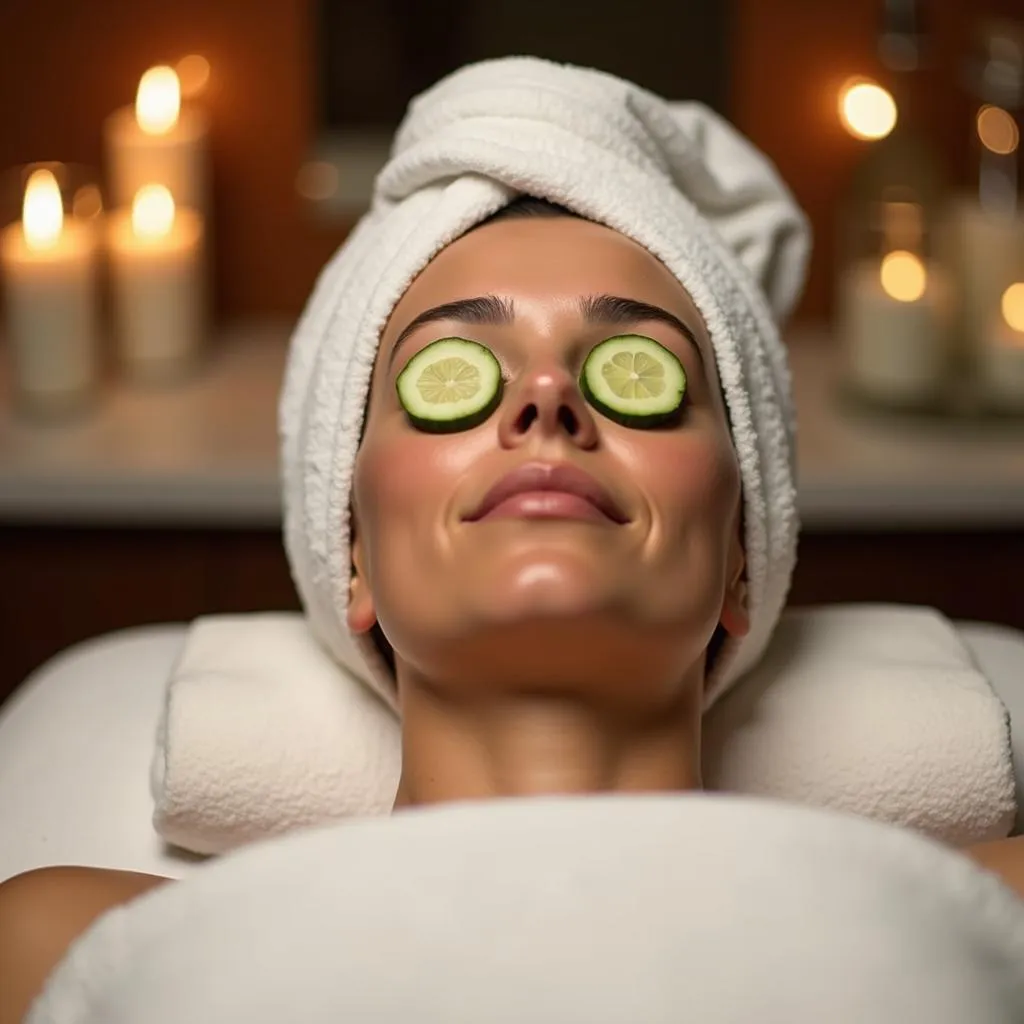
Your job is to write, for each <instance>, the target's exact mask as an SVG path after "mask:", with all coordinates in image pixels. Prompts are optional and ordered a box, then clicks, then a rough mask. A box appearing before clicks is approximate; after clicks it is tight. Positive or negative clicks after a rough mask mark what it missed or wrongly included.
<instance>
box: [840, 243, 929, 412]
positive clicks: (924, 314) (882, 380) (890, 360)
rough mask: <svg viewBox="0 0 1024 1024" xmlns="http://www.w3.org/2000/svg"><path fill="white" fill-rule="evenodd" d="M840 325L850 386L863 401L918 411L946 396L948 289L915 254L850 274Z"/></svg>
mask: <svg viewBox="0 0 1024 1024" xmlns="http://www.w3.org/2000/svg"><path fill="white" fill-rule="evenodd" d="M840 307H841V313H840V316H841V322H842V332H843V340H844V343H845V348H846V362H847V368H848V373H849V376H850V380H851V383H852V384H853V386H854V387H855V388H856V390H857V391H858V392H859V393H860V394H862V395H863V396H864V397H866V398H869V399H874V400H876V401H879V402H882V403H886V404H892V405H907V406H918V405H927V404H930V403H932V402H934V401H935V400H936V399H938V398H939V397H940V395H941V391H942V388H943V385H944V384H945V382H946V375H947V372H948V351H947V343H946V331H945V326H946V316H947V310H948V285H947V283H946V281H945V280H944V278H943V277H942V274H941V271H940V269H939V268H938V267H937V266H935V265H934V264H925V262H924V261H923V260H921V259H920V257H918V256H917V255H915V254H914V253H912V252H910V251H909V250H895V251H892V252H890V253H888V254H887V255H886V256H885V258H884V259H882V260H881V262H879V261H877V260H863V261H861V262H859V263H855V264H853V265H852V266H851V267H849V268H848V269H847V271H846V273H845V274H844V277H843V281H842V287H841V293H840Z"/></svg>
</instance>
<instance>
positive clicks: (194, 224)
mask: <svg viewBox="0 0 1024 1024" xmlns="http://www.w3.org/2000/svg"><path fill="white" fill-rule="evenodd" d="M107 249H108V254H109V259H110V274H111V284H112V286H113V293H114V323H115V331H116V336H117V340H118V350H119V353H120V357H121V361H122V364H123V366H124V368H125V370H126V371H127V372H128V374H129V375H130V376H133V377H136V378H140V379H150V380H153V379H161V378H167V377H175V376H177V375H179V374H181V373H182V372H183V371H186V370H188V369H189V368H190V367H191V366H192V364H193V363H194V362H195V360H196V358H197V356H198V355H199V352H200V350H201V346H202V341H203V335H204V333H205V315H204V313H205V296H204V289H203V272H202V260H203V220H202V218H201V217H200V216H199V214H198V213H197V212H196V211H195V210H189V209H187V208H181V207H177V206H176V205H175V203H174V200H173V197H172V196H171V194H170V192H169V190H168V189H167V188H165V187H164V186H163V185H147V186H144V187H143V188H141V189H140V190H139V191H138V193H137V194H136V195H135V197H134V200H133V202H132V206H131V209H128V210H125V209H121V210H115V211H114V212H113V213H112V214H111V215H110V217H109V219H108V225H107Z"/></svg>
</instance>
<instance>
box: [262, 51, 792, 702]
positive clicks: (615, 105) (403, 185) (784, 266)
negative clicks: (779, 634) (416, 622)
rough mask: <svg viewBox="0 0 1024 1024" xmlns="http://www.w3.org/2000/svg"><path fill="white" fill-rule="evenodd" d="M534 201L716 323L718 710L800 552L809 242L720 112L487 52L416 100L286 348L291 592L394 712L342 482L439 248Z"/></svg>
mask: <svg viewBox="0 0 1024 1024" xmlns="http://www.w3.org/2000/svg"><path fill="white" fill-rule="evenodd" d="M523 193H525V194H531V195H535V196H538V197H541V198H544V199H549V200H552V201H554V202H556V203H560V204H562V205H563V206H566V207H568V208H569V209H571V210H573V211H575V212H576V213H579V214H581V215H583V216H584V217H589V218H591V219H592V220H595V221H597V222H599V223H602V224H605V225H606V226H608V227H610V228H613V229H615V230H618V231H620V232H621V233H623V234H625V235H627V236H629V237H630V238H632V239H634V240H635V241H636V242H638V243H639V244H640V245H642V246H644V247H645V248H646V249H647V250H648V251H649V252H651V253H652V254H653V255H654V256H656V257H658V258H659V259H660V260H661V261H662V262H663V263H664V264H665V266H666V267H667V268H668V269H669V270H670V271H671V272H672V273H673V274H675V276H676V277H677V278H678V279H679V281H680V282H681V283H682V284H683V286H684V287H685V288H686V289H687V290H688V292H689V293H690V296H691V297H692V299H693V301H694V303H695V304H696V306H697V308H698V309H699V310H700V312H701V314H702V316H703V317H704V320H705V322H706V324H707V327H708V331H709V333H710V337H711V341H712V344H713V346H714V350H715V358H716V361H717V364H718V370H719V376H720V378H721V382H722V388H723V391H724V395H725V399H726V404H727V407H728V410H729V417H730V420H731V424H732V433H733V440H734V443H735V447H736V450H737V452H738V455H739V465H740V470H741V475H742V482H743V494H744V525H745V531H746V536H745V547H746V558H747V573H748V598H749V602H750V611H751V622H752V628H751V630H750V633H749V634H748V636H747V637H745V638H744V639H743V640H742V641H740V642H738V643H734V642H732V641H729V642H727V643H726V644H725V646H724V647H723V649H722V651H721V653H720V655H719V657H718V658H717V659H716V662H715V666H714V670H713V673H712V677H711V678H710V679H709V685H708V687H707V690H706V693H707V701H708V705H709V706H710V704H712V703H713V702H714V701H715V700H716V699H717V697H718V696H719V695H720V694H721V693H722V692H723V690H724V689H725V688H727V687H728V685H729V684H730V683H731V682H732V681H734V680H735V679H736V678H738V677H739V676H740V675H741V674H742V673H743V672H744V671H745V670H747V669H749V668H750V667H751V666H753V665H754V664H755V663H756V662H757V659H758V658H759V656H760V654H761V652H762V651H763V650H764V647H765V645H766V644H767V642H768V639H769V637H770V635H771V632H772V629H773V628H774V626H775V623H776V621H777V619H778V616H779V614H780V612H781V610H782V607H783V603H784V601H785V597H786V593H787V591H788V588H789V582H790V576H791V574H792V569H793V564H794V561H795V556H796V538H797V528H798V523H797V513H796V502H795V492H794V485H793V410H792V406H791V402H790V390H789V375H788V370H787V367H786V360H785V351H784V348H783V346H782V344H781V342H780V340H779V335H778V328H777V321H778V320H781V319H782V318H784V317H785V316H786V314H787V313H788V312H789V311H790V308H791V307H792V305H793V304H794V303H795V301H796V298H797V296H798V294H799V292H800V289H801V287H802V284H803V279H804V269H805V263H806V260H807V255H808V249H809V241H808V232H807V227H806V221H805V218H804V217H803V215H802V214H801V212H800V211H799V209H798V208H797V206H796V204H795V203H794V201H793V199H792V198H791V196H790V194H789V192H788V191H787V190H786V188H785V186H784V185H783V184H782V182H781V180H780V179H779V177H778V175H777V173H776V171H775V169H774V168H773V167H772V166H771V164H770V163H769V162H768V160H767V159H766V158H765V157H764V156H763V155H762V154H761V153H759V152H758V151H757V150H756V149H755V148H754V147H753V146H752V145H751V144H750V143H749V142H747V141H746V140H745V139H744V138H742V137H741V136H740V135H739V134H738V133H737V132H736V131H735V130H734V129H733V128H732V127H730V126H729V125H728V124H727V123H726V122H725V121H723V120H722V119H721V118H720V117H718V116H717V115H716V114H715V113H713V112H712V111H711V110H708V109H707V108H705V107H703V106H702V105H700V104H697V103H669V102H666V101H665V100H662V99H660V98H659V97H657V96H655V95H653V94H651V93H650V92H647V91H645V90H643V89H641V88H639V87H638V86H636V85H633V84H631V83H629V82H625V81H622V80H620V79H618V78H615V77H613V76H611V75H607V74H603V73H601V72H598V71H593V70H589V69H585V68H576V67H570V66H564V65H558V64H553V63H551V62H548V61H544V60H538V59H535V58H527V57H516V58H506V59H502V60H494V61H487V62H484V63H481V64H476V65H471V66H469V67H467V68H464V69H462V70H461V71H458V72H456V73H455V74H453V75H451V76H449V77H448V78H446V79H444V80H442V81H441V82H440V83H439V84H438V85H436V86H434V87H433V88H432V89H430V90H428V91H427V92H426V93H424V94H423V95H421V96H420V97H419V98H417V99H416V100H415V101H414V102H413V104H412V105H411V107H410V110H409V113H408V115H407V117H406V118H405V120H404V121H403V123H402V125H401V127H400V129H399V131H398V135H397V137H396V139H395V143H394V147H393V150H392V153H391V158H390V160H389V162H388V164H387V165H386V166H385V167H384V169H383V171H382V172H381V174H380V176H379V177H378V179H377V182H376V186H375V190H374V195H373V201H372V206H371V209H370V211H369V213H368V214H367V215H366V216H365V217H364V218H363V219H362V220H361V221H360V223H359V224H358V225H357V227H356V229H355V230H354V232H353V233H352V235H351V236H350V237H349V239H348V240H347V241H346V242H345V244H344V245H343V246H342V247H341V249H340V250H339V251H338V253H337V254H336V255H335V256H334V258H333V259H332V260H331V262H330V263H329V264H328V265H327V267H326V268H325V269H324V271H323V273H322V274H321V276H320V279H319V281H318V283H317V286H316V289H315V291H314V294H313V297H312V299H311V300H310V303H309V305H308V306H307V309H306V312H305V313H304V315H303V317H302V319H301V322H300V324H299V326H298V328H297V330H296V333H295V336H294V339H293V341H292V347H291V353H290V357H289V362H288V366H287V372H286V377H285V385H284V391H283V394H282V399H281V406H280V427H281V434H282V442H283V450H282V466H283V474H284V509H285V539H286V546H287V550H288V554H289V558H290V561H291V565H292V573H293V576H294V577H295V581H296V584H297V586H298V589H299V593H300V595H301V597H302V600H303V603H304V606H305V608H306V610H307V612H308V614H309V617H310V621H311V623H312V628H313V631H314V633H315V634H316V636H317V637H318V638H319V639H320V641H321V642H322V643H323V644H324V645H325V646H326V647H327V648H328V650H329V651H331V653H332V654H333V656H334V657H335V658H336V659H337V660H338V661H339V662H340V663H341V664H342V665H344V666H346V667H347V668H348V669H349V670H351V671H352V672H354V673H355V674H356V675H357V676H360V677H361V678H365V679H367V680H368V681H369V682H370V683H371V685H374V686H375V687H376V688H377V689H378V691H379V692H380V693H381V695H382V696H383V697H384V699H385V700H387V701H389V702H391V703H392V704H393V703H394V700H395V688H394V679H393V678H392V676H391V673H390V671H389V669H388V667H387V665H386V664H385V662H384V660H383V658H382V657H381V656H380V654H379V652H378V651H377V650H376V648H375V647H374V645H373V643H372V641H371V640H370V638H369V637H368V636H365V635H363V636H359V637H353V636H352V635H351V633H350V632H349V631H348V628H347V625H346V622H345V605H346V603H347V600H348V593H349V572H350V556H349V496H350V485H351V479H352V471H353V462H354V459H355V454H356V448H357V445H358V439H359V434H360V427H361V425H362V421H363V415H364V411H365V404H366V398H367V391H368V386H369V381H370V374H371V371H372V368H373V362H374V357H375V354H376V351H377V346H378V342H379V337H380V332H381V330H382V329H383V327H384V325H385V323H386V322H387V319H388V316H389V315H390V313H391V311H392V309H393V308H394V306H395V304H396V302H397V301H398V300H399V298H400V297H401V296H402V294H403V293H404V291H405V290H406V287H407V286H408V285H409V283H410V282H411V281H412V279H413V278H414V277H415V276H416V275H417V273H418V272H419V271H420V270H421V269H422V268H423V267H424V266H425V265H426V264H427V263H428V262H429V261H430V259H431V258H432V257H433V256H434V255H435V254H436V253H437V252H438V251H439V250H440V249H442V248H443V247H444V246H445V245H446V244H448V243H449V242H451V241H453V240H454V239H456V238H458V237H459V236H460V235H462V234H463V233H465V232H466V231H467V230H468V229H469V228H471V227H472V226H473V225H475V224H477V223H479V222H480V221H482V220H484V219H485V218H486V217H487V216H489V215H490V214H491V213H493V212H495V211H496V210H498V209H500V208H501V207H503V206H505V205H506V204H507V203H509V202H510V201H511V200H512V199H513V198H515V196H516V195H518V194H523Z"/></svg>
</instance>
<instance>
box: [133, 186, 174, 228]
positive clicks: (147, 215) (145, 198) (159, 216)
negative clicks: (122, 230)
mask: <svg viewBox="0 0 1024 1024" xmlns="http://www.w3.org/2000/svg"><path fill="white" fill-rule="evenodd" d="M173 226H174V197H173V196H172V195H171V193H170V190H169V189H168V188H167V187H166V186H164V185H143V186H142V188H140V189H139V191H138V192H136V193H135V198H134V199H133V200H132V231H134V232H135V234H136V236H137V237H139V238H163V237H164V236H165V235H167V234H168V233H169V232H170V230H171V228H172V227H173Z"/></svg>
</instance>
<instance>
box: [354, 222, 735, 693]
mask: <svg viewBox="0 0 1024 1024" xmlns="http://www.w3.org/2000/svg"><path fill="white" fill-rule="evenodd" d="M488 296H489V297H494V298H496V299H497V300H499V302H500V305H499V303H489V304H488V303H484V304H481V303H477V304H475V305H474V306H473V307H472V309H470V310H468V311H467V310H463V311H461V312H458V311H455V312H452V311H449V312H448V313H446V314H445V315H443V316H440V318H437V319H431V318H430V317H428V318H425V322H420V323H419V324H418V325H417V326H414V327H413V329H412V330H411V332H410V331H409V330H408V328H409V326H410V325H411V324H412V323H413V321H414V320H417V319H418V318H421V317H422V316H423V314H424V313H426V312H427V311H431V310H434V309H435V308H436V307H438V306H442V305H446V304H450V303H453V302H457V301H459V300H466V299H474V298H481V297H488ZM601 296H613V297H616V298H619V299H627V300H630V302H631V303H636V304H639V303H644V304H647V305H648V306H652V307H657V308H658V309H660V310H663V311H665V313H666V314H669V315H668V316H667V317H664V318H661V319H659V318H657V317H656V316H654V315H652V313H651V311H650V310H646V311H645V310H643V309H640V308H631V306H630V303H617V304H609V303H605V304H604V306H605V308H604V309H603V310H601V309H600V306H601V304H600V303H597V302H595V301H594V300H595V299H599V298H600V297H601ZM488 307H498V308H488ZM595 307H597V312H598V313H599V314H600V315H598V316H594V312H595ZM495 314H501V315H500V316H498V315H495ZM672 318H675V319H677V320H678V321H681V323H682V324H683V325H684V326H685V327H686V328H688V331H687V333H683V332H682V331H680V330H679V329H678V328H677V327H676V326H673V325H672V323H671V322H670V321H671V319H672ZM481 321H483V322H481ZM627 333H629V334H640V335H644V336H646V337H649V338H653V339H654V340H656V341H657V342H659V343H660V344H661V345H663V346H665V347H666V348H667V349H669V350H670V351H671V352H673V353H674V354H675V355H676V356H678V358H679V359H680V360H681V361H682V364H683V367H684V368H685V371H686V377H687V390H686V396H685V401H684V405H683V413H682V416H681V418H680V419H679V421H678V422H677V423H673V424H671V425H669V426H663V427H659V428H636V427H627V426H623V425H620V424H618V423H616V422H613V421H612V420H610V419H607V418H605V417H604V416H603V415H602V414H601V413H599V412H598V411H597V410H596V409H595V408H593V407H592V406H591V405H589V404H588V402H587V401H586V399H585V398H584V396H583V394H582V393H581V391H580V387H579V384H578V378H579V372H580V368H581V366H582V364H583V361H584V359H585V358H586V356H587V355H588V353H589V352H590V351H591V350H592V349H593V348H594V346H596V345H597V344H598V343H599V342H601V341H603V340H604V339H606V338H609V337H612V336H615V335H621V334H627ZM688 335H690V336H688ZM451 336H457V337H461V338H467V339H471V340H473V341H476V342H479V343H480V344H482V345H485V346H486V347H487V348H489V349H490V350H491V351H492V352H493V353H494V355H495V356H496V357H497V359H498V361H499V363H500V364H501V367H502V372H503V375H504V377H505V381H506V383H505V385H504V390H503V393H502V399H501V402H500V404H499V406H498V408H497V409H496V411H495V412H493V413H492V414H491V415H490V417H489V418H488V419H486V420H485V421H484V422H483V423H481V424H479V425H477V426H475V427H473V428H471V429H467V430H463V431H459V432H456V433H450V434H435V433H426V432H423V431H421V430H420V429H417V428H416V427H415V426H414V425H412V424H411V422H410V421H409V420H408V418H407V416H406V414H405V412H404V410H403V408H402V406H401V404H400V403H399V399H398V396H397V393H396V387H395V381H396V378H397V376H398V375H399V373H400V372H401V371H402V369H403V368H404V367H405V366H406V364H407V363H408V361H409V360H410V359H411V358H412V356H413V355H414V354H415V353H417V352H419V351H421V350H422V349H423V348H424V347H425V346H427V345H429V344H430V343H431V342H433V341H436V340H438V339H440V338H444V337H451ZM400 337H401V343H400V344H396V342H398V341H399V339H400ZM527 463H541V464H547V465H556V464H557V465H565V464H568V465H569V466H571V467H573V468H576V469H579V470H583V471H584V472H585V473H587V474H589V475H590V476H591V477H592V478H593V479H594V481H596V483H597V485H598V486H599V487H601V488H603V489H604V491H605V492H606V493H607V495H608V496H609V497H610V498H611V499H612V500H613V501H614V503H615V505H617V506H618V509H619V510H620V512H621V513H622V514H621V516H619V517H617V518H608V517H604V516H594V517H589V518H587V517H584V518H581V517H573V516H568V517H564V518H563V517H559V516H558V515H554V516H547V517H544V516H537V515H531V514H512V515H508V516H499V517H487V518H484V519H480V520H475V519H473V518H472V515H473V513H474V511H475V510H477V508H478V507H479V505H480V503H481V501H482V499H483V498H484V496H485V495H486V494H487V492H488V491H489V490H490V488H491V487H492V486H493V485H494V484H495V483H497V481H499V480H500V479H501V478H502V477H503V476H505V474H507V473H509V472H510V471H513V470H515V469H517V468H518V467H521V466H523V465H524V464H527ZM353 510H354V515H355V519H354V526H355V536H354V540H353V577H352V584H351V601H350V605H349V610H348V623H349V627H350V628H351V629H352V630H353V631H356V632H364V631H367V630H369V629H370V628H371V627H372V626H373V624H374V622H375V621H377V622H379V623H380V626H381V628H382V629H383V632H384V634H385V636H386V637H387V638H388V640H389V642H390V643H391V645H392V647H393V648H394V651H395V657H396V668H397V674H398V680H399V688H400V692H401V688H402V684H403V676H404V677H406V678H409V676H408V674H409V673H415V675H416V677H417V678H418V679H421V680H424V681H429V683H430V684H431V685H433V686H437V687H443V686H448V687H452V688H454V689H458V690H459V692H461V693H464V694H465V693H467V692H471V688H474V687H475V688H479V689H480V690H481V691H483V690H487V691H490V692H493V691H500V689H501V688H502V687H510V688H511V687H520V688H523V687H525V688H527V689H529V688H531V687H532V688H541V689H542V688H544V687H558V688H560V689H562V690H566V691H569V690H574V689H576V688H584V689H587V690H588V691H589V692H591V695H592V696H594V697H598V698H604V699H607V700H610V701H615V702H623V703H624V704H626V703H629V704H631V705H632V706H635V707H638V708H652V707H654V706H655V705H658V704H660V703H661V702H663V701H665V700H666V699H669V698H671V697H672V696H673V695H674V692H675V691H677V690H678V688H679V687H680V686H681V685H682V680H683V679H684V677H686V675H687V671H688V670H689V669H691V668H692V667H693V666H694V664H695V663H697V662H699V660H700V659H701V657H702V654H703V651H704V649H705V647H706V646H707V643H708V641H709V639H710V637H711V635H712V633H713V631H714V629H715V627H716V626H717V625H718V623H719V622H721V623H722V624H723V625H724V627H725V628H726V629H728V630H729V631H730V632H733V633H736V634H740V633H742V632H744V631H745V630H746V628H747V618H746V612H745V607H744V605H745V589H744V584H743V582H742V575H743V554H742V548H741V542H740V528H739V513H740V477H739V469H738V464H737V460H736V456H735V452H734V450H733V447H732V444H731V440H730V435H729V430H728V425H727V420H726V413H725V408H724V405H723V401H722V399H721V396H720V391H719V384H718V379H717V374H716V370H715V365H714V358H713V355H712V349H711V345H710V342H709V340H708V336H707V331H706V328H705V325H704V323H703V321H702V318H701V317H700V315H699V314H698V312H697V310H696V309H695V307H694V305H693V303H692V302H691V300H690V298H689V296H688V295H687V293H686V292H685V291H684V290H683V288H682V287H681V286H680V284H679V283H678V281H676V279H675V278H674V277H673V276H672V274H671V273H669V271H668V270H667V269H666V268H665V267H664V266H663V265H662V264H661V263H659V262H658V260H656V259H655V258H654V257H653V256H651V255H650V254H649V253H648V252H647V251H646V250H645V249H643V248H642V247H641V246H639V245H638V244H636V243H635V242H633V241H632V240H630V239H628V238H626V237H625V236H623V235H620V234H618V233H617V232H615V231H612V230H610V229H608V228H605V227H603V226H600V225H596V224H593V223H590V222H587V221H583V220H578V219H574V218H567V217H563V218H525V219H513V220H506V221H498V222H495V223H492V224H488V225H486V226H484V227H482V228H479V229H477V230H475V231H472V232H470V233H469V234H468V235H466V236H464V237H463V238H461V239H459V240H458V241H456V242H454V243H453V244H452V245H450V246H449V247H448V248H446V249H445V250H443V251H442V252H441V253H440V254H439V255H438V256H436V257H435V258H434V260H433V261H432V262H431V263H430V264H429V265H428V266H427V267H426V268H425V269H424V271H423V272H422V273H421V274H420V276H419V277H418V278H417V279H416V280H415V281H414V282H413V284H412V285H411V286H410V287H409V289H408V291H407V292H406V293H405V295H404V296H403V298H402V299H401V301H400V302H399V303H398V305H397V306H396V307H395V310H394V312H393V314H392V316H391V318H390V321H389V322H388V324H387V326H386V328H385V330H384V332H383V335H382V338H381V344H380V349H379V353H378V356H377V362H376V368H375V372H374V378H373V384H372V387H371V395H370V401H369V407H368V412H367V422H366V427H365V433H364V439H363V443H362V446H361V448H360V450H359V453H358V456H357V458H356V464H355V477H354V481H353ZM691 674H692V673H691Z"/></svg>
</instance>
